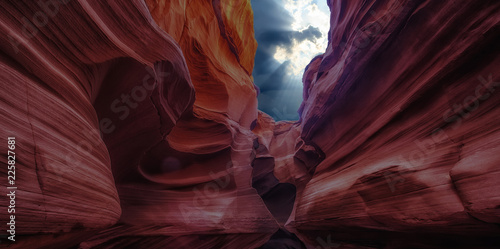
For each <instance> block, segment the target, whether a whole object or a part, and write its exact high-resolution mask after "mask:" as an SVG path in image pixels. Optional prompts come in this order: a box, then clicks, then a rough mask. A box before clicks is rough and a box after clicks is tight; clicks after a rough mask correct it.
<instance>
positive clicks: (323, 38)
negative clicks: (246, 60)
mask: <svg viewBox="0 0 500 249" xmlns="http://www.w3.org/2000/svg"><path fill="white" fill-rule="evenodd" d="M251 1H252V8H253V11H254V29H255V37H256V39H257V42H258V43H259V46H258V48H257V54H256V57H255V67H254V72H253V77H254V81H255V84H256V85H257V86H259V88H260V92H261V93H260V95H259V109H260V110H262V111H264V112H266V113H267V114H269V115H271V116H272V117H273V118H274V119H275V120H297V119H298V118H299V116H298V114H297V109H298V108H299V106H300V103H301V102H302V74H303V72H304V68H305V67H306V66H307V64H309V62H310V61H311V59H312V58H314V56H316V55H318V54H321V53H324V51H325V49H326V46H327V42H328V38H327V35H328V30H329V28H330V9H329V8H328V6H327V4H326V0H251Z"/></svg>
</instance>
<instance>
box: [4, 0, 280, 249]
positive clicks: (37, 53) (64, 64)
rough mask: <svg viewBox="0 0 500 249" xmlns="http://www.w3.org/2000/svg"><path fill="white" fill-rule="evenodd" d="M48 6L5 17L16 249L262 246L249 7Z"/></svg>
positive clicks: (266, 227)
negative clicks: (254, 156) (254, 161)
mask: <svg viewBox="0 0 500 249" xmlns="http://www.w3.org/2000/svg"><path fill="white" fill-rule="evenodd" d="M51 3H52V5H51V4H50V3H49V4H47V6H45V5H44V6H39V4H37V3H36V2H31V1H26V2H21V1H12V2H5V1H4V2H2V3H1V6H2V9H4V10H5V13H4V14H2V18H1V19H0V24H1V25H0V27H1V29H2V32H3V33H4V34H8V35H7V36H4V37H2V40H1V43H0V45H1V49H2V56H1V57H2V60H1V61H2V69H1V70H2V72H3V73H2V74H1V77H2V78H3V80H2V86H3V87H4V94H2V99H1V101H2V102H1V103H2V113H3V116H4V119H2V121H0V122H1V123H0V125H1V126H2V127H3V128H2V135H3V137H7V136H15V137H16V138H17V139H18V140H17V143H18V147H17V151H18V153H19V156H18V158H19V159H18V164H17V172H18V173H19V174H20V175H21V176H20V177H19V178H18V179H17V183H18V185H17V187H18V188H19V190H18V196H19V199H18V202H19V208H18V209H17V211H18V212H19V213H21V214H22V215H20V216H19V218H18V219H17V222H18V224H16V226H17V231H18V234H17V236H21V237H22V238H23V239H20V240H21V241H19V242H18V243H15V244H12V245H11V247H12V248H35V247H43V246H47V247H50V248H53V247H52V246H55V245H57V246H59V247H60V248H65V247H68V246H73V245H79V247H81V248H90V247H92V248H115V247H117V246H118V247H134V246H137V245H138V244H140V245H141V247H143V246H146V245H148V246H147V247H148V248H164V246H167V245H168V246H169V247H172V248H173V247H175V248H181V247H184V248H188V247H189V248H192V247H194V246H199V247H200V248H213V247H219V248H224V247H225V248H237V247H240V246H247V245H249V246H251V245H255V247H256V246H259V245H262V244H264V243H265V242H266V241H267V240H268V239H269V237H270V236H271V235H272V234H273V233H274V232H276V231H277V230H278V223H277V222H276V221H275V219H274V218H273V217H272V215H271V213H270V212H269V211H268V209H267V208H266V206H265V203H264V202H263V201H262V199H261V198H260V197H259V195H258V193H257V191H256V190H255V189H254V188H252V186H251V174H252V166H251V162H252V156H251V155H252V153H253V146H254V139H255V135H254V134H253V133H251V131H250V126H251V125H252V123H255V122H254V120H256V118H257V108H256V106H257V100H256V94H257V91H256V88H255V87H254V85H253V83H252V78H251V71H252V68H253V58H254V54H255V49H256V42H255V39H254V38H253V25H252V19H253V17H252V11H251V8H250V5H249V1H232V2H229V1H213V2H208V1H190V3H189V4H186V3H185V1H164V2H152V1H151V2H148V3H145V2H143V1H130V2H127V3H124V2H114V1H112V2H107V1H105V2H98V1H55V2H51ZM54 3H55V4H54ZM41 9H43V10H44V11H46V12H42V10H41ZM150 10H151V11H150ZM234 15H236V16H238V17H239V16H243V17H245V18H243V19H241V18H235V16H234ZM44 17H47V18H46V19H47V20H46V21H45V19H44ZM153 17H154V18H155V19H153ZM157 23H158V24H159V25H160V26H158V25H157ZM165 23H168V25H170V26H168V27H167V26H165V25H164V24H165ZM162 28H163V29H164V30H162ZM165 31H166V32H165ZM178 31H179V32H180V33H179V32H178ZM99 129H100V131H101V134H99V132H98V131H99ZM100 135H101V136H100ZM101 137H102V139H101ZM4 151H6V150H4ZM2 153H3V152H2ZM5 159H6V156H4V157H2V160H5ZM2 162H3V163H5V164H6V162H5V161H2ZM1 172H2V173H3V174H4V176H5V175H6V173H7V172H6V167H2V171H1ZM2 184H5V183H2ZM4 187H5V185H4ZM3 189H5V188H3ZM1 204H2V206H4V207H6V206H7V201H6V200H5V199H2V203H1ZM1 221H2V222H4V221H5V222H6V220H4V217H3V216H2V220H1ZM200 241H204V242H203V243H202V244H199V243H200ZM149 245H150V246H149Z"/></svg>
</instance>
